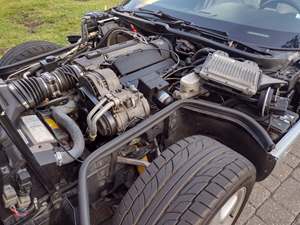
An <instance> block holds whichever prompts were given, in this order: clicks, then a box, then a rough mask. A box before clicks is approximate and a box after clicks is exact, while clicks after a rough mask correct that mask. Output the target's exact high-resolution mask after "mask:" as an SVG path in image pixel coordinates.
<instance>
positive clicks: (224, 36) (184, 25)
mask: <svg viewBox="0 0 300 225" xmlns="http://www.w3.org/2000/svg"><path fill="white" fill-rule="evenodd" d="M115 10H117V11H119V12H121V13H124V12H125V13H129V14H131V15H132V16H136V17H140V18H142V19H147V20H150V21H153V22H157V20H155V19H153V18H149V17H147V16H143V15H150V16H151V17H156V18H158V19H159V20H160V21H159V22H163V23H166V24H168V25H169V26H172V27H173V28H179V29H185V30H189V31H194V32H198V33H199V34H201V35H202V36H207V37H210V38H216V39H218V40H219V41H222V42H225V43H226V44H227V45H228V46H229V47H234V46H238V47H243V48H247V49H248V50H251V51H253V52H256V53H260V54H264V55H271V54H270V53H269V52H268V51H269V50H268V49H264V48H260V47H256V46H253V45H250V44H246V43H244V42H240V41H237V40H232V39H231V38H230V37H229V35H228V33H226V32H223V31H219V30H212V29H209V28H205V27H200V26H198V25H195V24H193V23H191V22H189V21H185V20H182V19H179V18H176V17H174V16H172V15H169V14H167V13H165V12H163V11H161V10H149V9H145V8H138V9H135V10H124V9H122V8H119V7H118V8H115Z"/></svg>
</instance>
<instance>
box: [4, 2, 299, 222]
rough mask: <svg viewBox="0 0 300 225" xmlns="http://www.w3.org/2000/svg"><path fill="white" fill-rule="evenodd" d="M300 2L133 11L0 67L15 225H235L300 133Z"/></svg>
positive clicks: (8, 197)
mask: <svg viewBox="0 0 300 225" xmlns="http://www.w3.org/2000/svg"><path fill="white" fill-rule="evenodd" d="M299 34H300V3H299V1H296V0H262V1H248V0H238V1H237V0H190V1H182V0H127V1H125V2H124V3H123V4H120V5H119V6H117V7H114V8H112V9H109V10H107V11H104V12H90V13H87V14H85V15H84V16H83V18H82V22H81V34H80V35H78V36H77V35H74V36H69V37H68V39H69V42H70V45H69V46H67V47H60V46H59V45H57V44H54V43H51V42H46V41H31V42H27V43H23V44H21V45H19V46H16V47H14V48H12V49H11V50H9V51H8V52H7V53H6V54H5V55H4V56H3V57H2V59H1V61H0V66H1V67H0V76H1V80H0V124H1V127H2V128H1V132H0V136H1V151H0V171H1V173H0V174H1V175H0V177H1V179H0V181H1V182H0V185H1V195H2V200H1V204H0V218H1V222H2V224H4V225H11V224H25V225H29V224H30V225H32V224H35V225H44V224H49V225H52V224H55V225H56V224H66V225H67V224H70V225H71V224H72V225H73V224H75V225H76V224H77V225H79V224H80V225H98V224H99V225H100V224H101V225H104V224H107V225H108V224H109V225H175V224H176V225H177V224H178V225H179V224H180V225H185V224H189V225H232V224H235V223H236V221H237V219H238V217H239V215H240V213H241V211H242V210H243V208H244V206H245V204H246V202H247V200H248V198H249V195H250V193H251V191H252V188H253V185H254V184H255V182H259V181H262V180H264V179H265V178H266V177H268V176H269V175H270V173H271V171H272V170H273V168H274V166H275V165H276V162H277V160H278V159H280V158H281V157H282V156H283V155H284V154H286V153H287V151H288V149H289V147H290V146H291V144H292V143H293V142H294V141H295V140H296V139H297V137H298V136H299V134H300V122H299V111H300V107H299V106H300V104H299V103H300V98H299V96H300V93H299V92H300V83H299V75H300V70H299V66H300V64H299V59H300V54H299V52H300V47H299V44H300V35H299Z"/></svg>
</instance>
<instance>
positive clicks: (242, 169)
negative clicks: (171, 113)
mask: <svg viewBox="0 0 300 225" xmlns="http://www.w3.org/2000/svg"><path fill="white" fill-rule="evenodd" d="M255 178H256V170H255V167H254V166H253V164H252V163H251V162H249V161H248V160H247V159H246V158H244V157H243V156H241V155H240V154H238V153H236V152H235V151H233V150H231V149H229V148H228V147H226V146H224V145H222V144H221V143H219V142H217V141H215V140H213V139H211V138H208V137H204V136H193V137H189V138H186V139H184V140H181V141H179V142H178V143H176V144H174V145H172V146H170V147H169V148H168V149H167V150H165V151H164V152H163V153H162V155H161V156H160V157H158V158H157V159H156V160H155V161H154V162H153V163H152V164H151V166H150V167H149V168H147V169H146V170H145V172H144V174H142V175H141V176H140V177H139V178H138V179H137V180H136V181H135V183H134V184H133V185H132V187H131V188H130V189H129V191H128V193H127V194H126V195H125V196H124V198H123V200H122V201H121V203H120V205H119V208H118V209H117V212H116V213H115V216H114V222H113V224H115V225H232V224H234V223H235V222H236V220H237V218H238V216H239V215H240V213H241V211H242V209H243V208H244V206H245V204H246V202H247V200H248V198H249V195H250V193H251V191H252V188H253V185H254V183H255Z"/></svg>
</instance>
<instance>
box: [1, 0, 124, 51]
mask: <svg viewBox="0 0 300 225" xmlns="http://www.w3.org/2000/svg"><path fill="white" fill-rule="evenodd" d="M118 2H119V0H0V5H1V7H0V55H2V54H3V53H4V52H5V51H7V50H8V49H9V48H11V47H13V46H15V45H17V44H19V43H22V42H25V41H29V40H48V41H52V42H55V43H59V44H62V45H64V44H66V43H67V41H66V36H67V35H70V34H78V33H79V31H80V19H81V17H82V15H84V13H86V12H89V11H101V10H103V9H105V8H109V7H111V6H113V5H115V4H117V3H118Z"/></svg>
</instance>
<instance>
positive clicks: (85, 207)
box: [78, 100, 276, 225]
mask: <svg viewBox="0 0 300 225" xmlns="http://www.w3.org/2000/svg"><path fill="white" fill-rule="evenodd" d="M166 119H169V124H170V123H171V122H170V121H175V125H176V126H173V128H172V130H171V131H170V132H171V133H169V134H168V137H167V139H166V141H167V142H171V143H170V144H172V142H173V141H175V140H177V139H180V138H182V137H184V136H190V135H194V134H202V135H209V136H212V137H214V138H215V139H217V140H218V141H220V142H222V143H224V144H225V145H227V146H228V147H230V148H232V149H233V150H235V151H237V152H239V153H241V154H242V155H244V156H245V157H246V158H248V159H249V160H250V161H251V162H252V163H253V164H254V165H255V166H256V169H257V180H258V181H260V180H263V179H264V178H265V177H266V176H268V175H269V174H270V173H271V171H272V169H273V168H274V166H275V162H276V158H275V157H274V156H272V155H271V154H270V151H271V150H272V149H274V147H275V144H274V143H273V141H272V139H271V138H270V136H269V135H268V133H267V132H266V131H265V130H264V129H263V128H262V127H261V126H260V125H259V124H258V123H257V122H256V121H255V120H254V119H252V118H251V117H249V116H247V115H245V114H244V113H241V112H239V111H237V110H233V109H230V108H226V107H222V106H219V105H217V104H212V103H210V102H207V101H203V100H180V101H176V102H174V103H172V104H171V105H169V106H167V107H166V108H164V109H162V110H161V111H159V112H158V113H156V114H154V115H152V116H150V117H149V118H148V119H146V120H144V121H143V122H141V123H139V124H138V125H137V126H135V127H133V128H132V129H130V130H128V131H126V132H125V133H123V134H122V135H120V136H118V137H116V138H114V139H113V140H112V141H110V142H108V143H106V144H105V145H103V146H101V147H100V148H99V149H97V150H96V151H95V152H93V153H92V154H90V155H89V156H88V158H87V159H86V160H85V161H84V162H83V164H82V166H81V168H80V171H79V179H78V182H79V192H78V195H79V196H78V197H79V207H80V220H81V224H82V225H90V211H89V187H88V180H89V179H91V178H92V175H93V174H94V173H95V172H94V171H92V168H93V165H94V164H97V162H98V161H99V160H101V159H103V158H104V157H106V156H109V155H110V154H112V153H114V152H117V151H118V150H119V149H120V148H121V147H122V146H124V145H126V144H128V143H129V142H130V141H131V140H133V139H134V138H137V137H139V136H140V135H142V134H143V133H145V132H146V131H148V130H150V129H151V128H153V127H154V126H156V125H158V124H159V123H161V122H163V121H165V120H166ZM178 131H180V132H178ZM173 143H174V142H173Z"/></svg>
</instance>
